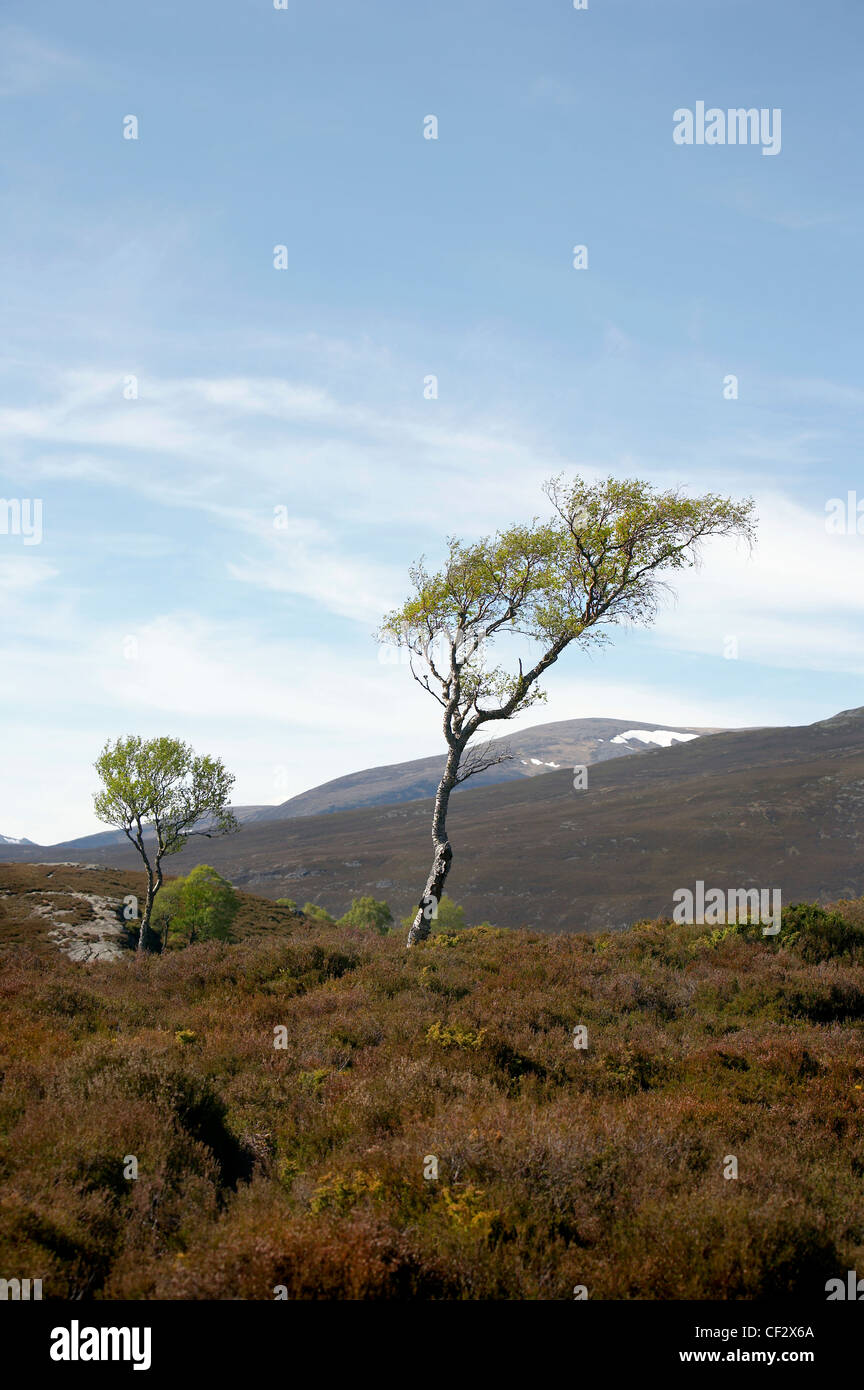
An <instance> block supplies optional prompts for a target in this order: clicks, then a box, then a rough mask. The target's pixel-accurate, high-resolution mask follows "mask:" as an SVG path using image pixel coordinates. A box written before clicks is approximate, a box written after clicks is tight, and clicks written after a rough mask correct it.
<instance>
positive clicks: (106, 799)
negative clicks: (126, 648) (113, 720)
mask: <svg viewBox="0 0 864 1390" xmlns="http://www.w3.org/2000/svg"><path fill="white" fill-rule="evenodd" d="M95 767H96V771H97V772H98V773H99V776H100V778H101V779H102V790H101V791H100V792H98V793H97V794H96V796H95V797H94V798H93V809H94V811H95V813H96V815H97V816H98V818H99V820H101V821H103V822H104V823H105V824H106V825H112V826H114V827H115V828H116V829H118V830H122V831H123V833H124V835H125V836H126V838H127V840H129V842H130V844H132V845H134V846H135V849H136V850H137V851H138V853H139V854H140V856H141V858H142V859H143V861H144V867H145V869H146V871H147V899H146V902H145V905H144V912H143V914H142V916H141V930H140V933H139V935H138V950H139V951H149V950H152V949H154V948H155V946H156V945H157V944H158V943H157V941H156V940H154V938H153V933H152V932H151V930H150V918H151V916H152V913H153V902H154V900H155V897H156V894H157V893H158V892H159V889H160V888H161V887H162V882H163V874H162V860H163V859H164V858H165V856H166V855H169V854H177V853H178V852H179V851H180V850H181V849H182V848H183V846H184V845H185V844H187V842H188V841H189V840H190V838H191V837H192V836H193V835H204V836H206V837H207V838H208V839H209V838H211V836H213V835H227V834H230V833H231V832H232V831H235V830H238V829H239V826H238V824H237V821H236V819H235V818H234V816H233V814H232V812H231V810H230V808H229V805H228V799H229V797H230V794H231V788H232V787H233V785H234V778H233V776H231V774H230V773H229V772H226V770H225V767H224V765H223V763H222V762H221V761H220V760H219V759H218V758H211V757H207V756H206V755H204V756H198V755H197V754H195V753H193V751H192V749H191V748H190V747H189V745H188V744H186V743H181V742H180V740H179V739H176V738H153V739H149V740H145V739H142V738H138V737H137V736H136V735H134V734H130V735H129V736H128V737H127V738H118V739H117V741H116V743H114V744H112V743H111V742H110V740H109V742H108V743H106V744H105V747H104V748H103V750H102V752H101V754H100V755H99V758H98V759H97V761H96V764H95ZM148 831H149V832H150V836H148V834H147V832H148Z"/></svg>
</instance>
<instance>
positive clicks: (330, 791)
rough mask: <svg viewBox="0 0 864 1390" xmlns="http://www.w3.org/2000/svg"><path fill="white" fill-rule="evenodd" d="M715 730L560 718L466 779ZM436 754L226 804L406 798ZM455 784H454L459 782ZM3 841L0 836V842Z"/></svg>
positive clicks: (120, 839)
mask: <svg viewBox="0 0 864 1390" xmlns="http://www.w3.org/2000/svg"><path fill="white" fill-rule="evenodd" d="M716 732H717V730H715V729H691V728H681V727H680V726H679V727H676V728H673V727H672V726H671V725H669V724H659V725H657V724H650V723H648V724H643V723H640V722H639V720H638V719H637V720H632V719H562V720H558V721H556V722H555V723H551V724H538V725H537V726H536V727H534V728H532V729H523V730H522V731H521V733H517V734H512V735H510V736H509V737H504V738H499V739H495V740H493V742H494V744H495V746H496V748H501V749H502V750H504V749H509V750H510V751H511V752H512V754H513V758H512V761H510V762H504V763H499V764H498V766H497V767H493V768H490V769H489V771H488V772H485V773H481V774H479V775H478V776H477V777H474V778H472V779H471V781H470V784H469V785H470V786H472V787H476V786H491V785H493V784H495V783H497V782H512V781H519V780H521V779H522V778H525V777H536V776H538V774H541V773H544V772H550V771H556V770H558V769H560V768H562V767H572V766H574V765H575V764H579V763H581V764H584V765H586V766H588V765H590V764H591V763H595V762H603V761H605V760H606V759H608V758H620V757H626V756H627V755H628V754H631V753H643V752H645V751H646V749H647V748H649V747H651V746H653V745H658V746H662V745H664V744H668V743H669V742H670V741H678V742H685V741H687V740H688V739H692V738H697V737H698V736H699V735H700V734H707V733H716ZM443 763H444V755H443V753H438V754H435V755H434V756H433V757H431V758H415V759H413V760H412V761H411V762H407V763H391V764H388V765H387V766H385V767H371V768H365V769H363V770H362V771H361V772H352V773H349V774H348V776H346V777H337V778H335V780H333V781H332V782H324V783H323V784H322V785H321V786H320V787H312V788H311V789H310V790H309V791H305V792H301V793H300V794H299V795H298V796H293V797H291V798H290V799H289V800H288V801H283V802H282V803H281V804H280V805H278V806H232V808H231V809H232V811H233V812H234V815H235V816H236V817H237V819H238V821H239V822H240V824H241V825H245V824H246V823H247V822H248V821H268V820H287V819H293V818H294V817H295V816H317V815H321V814H322V813H325V812H327V813H329V812H331V811H348V810H351V809H352V808H353V807H355V806H357V807H359V806H382V805H388V804H390V803H391V802H398V801H414V800H416V799H417V798H418V797H423V796H433V795H434V794H435V789H436V787H437V785H438V781H439V779H440V776H441V769H442V766H443ZM459 790H461V788H459ZM2 843H4V841H3V839H2V837H0V844H2ZM6 843H9V844H19V843H20V844H32V841H30V840H21V841H15V840H10V841H7V842H6ZM118 844H119V845H124V844H128V841H127V839H126V836H125V835H124V834H123V831H122V830H99V831H96V832H95V833H94V834H93V835H82V836H80V837H79V838H78V839H75V840H62V841H60V842H59V843H58V844H55V845H52V846H51V849H52V850H60V849H63V850H84V849H86V850H91V849H99V848H101V847H104V846H106V845H118Z"/></svg>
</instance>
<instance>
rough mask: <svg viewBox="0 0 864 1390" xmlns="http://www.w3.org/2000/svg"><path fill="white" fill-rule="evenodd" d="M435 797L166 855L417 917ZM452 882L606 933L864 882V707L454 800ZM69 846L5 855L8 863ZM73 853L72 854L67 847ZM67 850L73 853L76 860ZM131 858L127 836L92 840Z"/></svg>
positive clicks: (92, 854) (863, 886)
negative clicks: (762, 891) (680, 913)
mask: <svg viewBox="0 0 864 1390" xmlns="http://www.w3.org/2000/svg"><path fill="white" fill-rule="evenodd" d="M430 816H431V802H430V801H428V800H422V801H409V802H402V803H399V804H396V805H386V804H385V805H382V806H372V807H369V808H364V809H363V810H355V811H339V812H335V813H332V814H328V815H319V816H308V817H304V818H302V819H289V820H282V821H264V822H259V823H255V822H250V823H249V824H248V825H247V826H246V827H245V828H244V829H243V830H242V831H241V832H240V833H239V834H238V835H235V836H232V837H230V838H228V839H225V840H217V839H214V840H204V841H195V842H193V845H192V847H191V848H190V849H188V850H186V851H185V852H184V853H183V854H182V855H180V856H178V857H177V858H176V859H175V860H174V861H173V862H172V865H171V872H172V873H181V872H186V871H187V870H188V868H189V867H191V865H193V864H195V863H202V862H203V863H210V864H213V865H215V867H216V868H217V869H219V870H220V872H221V873H223V874H225V875H226V876H227V877H229V878H231V880H232V881H233V882H234V883H235V884H237V885H239V886H241V887H244V888H248V889H250V890H252V891H254V892H258V893H262V894H263V895H265V896H267V897H271V898H276V897H282V896H287V897H291V898H294V899H296V900H297V901H299V902H300V903H301V904H302V903H303V902H304V901H306V900H307V899H310V900H313V901H315V902H319V903H321V904H323V905H324V906H325V907H327V908H328V909H330V910H331V911H333V912H336V913H342V912H344V911H345V909H346V907H347V906H348V904H349V903H350V901H351V899H352V897H355V896H358V895H361V894H372V895H373V896H374V897H377V898H384V899H386V900H387V901H388V902H389V903H390V905H391V907H392V908H393V910H394V912H398V913H404V912H406V911H407V910H408V909H409V908H410V907H411V906H412V905H413V904H414V903H415V902H416V901H417V899H418V897H419V895H420V892H421V891H422V886H423V883H424V881H425V876H426V871H427V869H428V860H429V857H430V845H429V834H430ZM450 833H451V835H452V839H453V844H454V848H455V859H454V868H453V872H452V873H451V876H450V879H449V881H448V892H449V893H450V894H451V895H452V896H453V897H454V898H455V899H456V900H457V901H458V902H461V903H463V904H464V905H465V907H466V909H467V912H468V920H469V921H471V922H479V921H483V920H488V921H491V922H494V923H496V924H499V925H503V926H519V925H522V924H526V923H527V924H530V925H533V926H535V927H537V928H540V929H542V930H544V931H583V930H587V931H598V930H602V929H603V928H606V927H622V926H624V925H626V924H627V923H628V922H629V921H632V920H634V919H635V918H637V917H639V916H643V915H646V914H648V915H654V914H659V913H663V912H669V911H671V907H672V894H673V893H674V891H675V889H676V888H678V887H686V886H691V885H693V884H694V883H695V882H696V880H698V879H702V880H703V881H704V882H706V883H707V884H709V885H710V886H718V887H748V886H750V885H751V884H752V885H757V886H764V887H769V886H771V887H778V888H780V889H781V891H782V893H783V895H784V901H786V902H791V901H795V900H798V899H805V898H806V899H809V900H815V901H822V902H824V901H826V900H829V899H833V898H839V897H844V898H845V897H857V896H859V895H860V894H861V893H862V892H864V853H862V850H864V709H858V710H851V711H847V712H845V713H844V714H842V715H837V716H836V717H835V718H833V719H828V720H824V721H821V722H819V723H816V724H811V725H805V726H803V727H801V728H781V729H751V730H742V731H737V732H731V733H722V734H713V735H711V736H706V737H703V738H698V739H695V740H693V741H691V742H689V743H683V744H678V745H675V746H673V747H671V748H660V749H656V750H654V751H649V752H646V753H644V754H643V755H642V756H640V757H638V758H635V757H634V758H616V759H613V760H609V761H605V762H601V763H598V764H595V765H594V766H592V767H591V768H590V771H589V778H588V789H587V791H582V792H577V791H574V789H573V778H572V773H571V771H570V769H569V768H568V769H567V770H562V771H560V772H556V771H550V772H549V773H548V774H546V775H544V776H539V777H523V778H519V780H518V781H516V782H511V783H509V784H506V785H503V786H500V785H499V786H493V787H480V788H478V789H476V790H474V791H471V790H468V789H466V790H465V791H464V792H463V793H462V794H461V795H460V796H458V797H456V798H454V801H453V805H452V809H451V816H450ZM13 855H14V857H16V858H18V859H35V858H37V857H39V858H48V857H51V858H54V857H57V858H60V857H61V855H60V854H57V853H56V852H54V853H52V854H51V855H50V856H49V855H48V854H46V852H45V850H36V851H34V850H29V851H23V850H18V851H17V852H13V851H11V850H9V849H8V848H7V849H5V850H4V849H0V858H3V857H5V858H7V859H8V858H12V857H13ZM62 857H67V856H62ZM68 857H71V856H68ZM87 857H88V859H92V860H93V861H94V862H99V863H100V864H106V865H107V864H113V865H117V866H122V867H129V868H132V867H135V866H136V860H135V856H134V853H133V852H132V851H131V849H129V848H128V847H126V846H109V847H107V848H102V849H92V850H88V851H87Z"/></svg>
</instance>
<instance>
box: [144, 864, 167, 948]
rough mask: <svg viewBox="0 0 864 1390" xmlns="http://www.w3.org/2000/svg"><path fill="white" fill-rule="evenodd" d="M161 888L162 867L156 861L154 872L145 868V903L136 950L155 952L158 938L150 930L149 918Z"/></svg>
mask: <svg viewBox="0 0 864 1390" xmlns="http://www.w3.org/2000/svg"><path fill="white" fill-rule="evenodd" d="M161 887H162V865H161V864H160V863H159V861H158V860H157V862H156V872H155V874H154V873H153V871H152V869H151V868H150V867H149V865H148V867H147V901H146V902H145V904H144V916H143V917H142V918H141V930H140V932H139V933H138V950H139V951H155V950H156V948H157V946H158V945H159V938H158V936H157V935H156V933H155V932H154V931H151V930H150V918H151V917H152V915H153V903H154V900H155V898H156V894H157V893H158V892H159V889H160V888H161Z"/></svg>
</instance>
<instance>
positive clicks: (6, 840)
mask: <svg viewBox="0 0 864 1390" xmlns="http://www.w3.org/2000/svg"><path fill="white" fill-rule="evenodd" d="M32 843H33V841H32V840H19V839H16V837H15V836H14V835H0V845H32Z"/></svg>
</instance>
